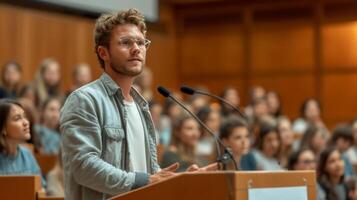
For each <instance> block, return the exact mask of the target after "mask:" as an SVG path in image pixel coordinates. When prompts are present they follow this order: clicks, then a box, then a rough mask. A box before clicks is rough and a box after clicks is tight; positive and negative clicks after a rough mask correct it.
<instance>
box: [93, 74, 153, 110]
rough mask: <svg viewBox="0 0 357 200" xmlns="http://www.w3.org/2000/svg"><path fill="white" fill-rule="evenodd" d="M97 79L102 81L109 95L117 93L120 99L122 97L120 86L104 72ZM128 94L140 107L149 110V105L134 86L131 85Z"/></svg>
mask: <svg viewBox="0 0 357 200" xmlns="http://www.w3.org/2000/svg"><path fill="white" fill-rule="evenodd" d="M99 79H100V80H101V81H102V82H103V84H104V86H105V88H106V89H107V91H108V94H109V95H110V96H113V95H115V94H116V93H118V94H119V95H120V97H121V99H122V100H123V99H124V96H123V93H122V90H121V88H120V87H119V86H118V84H117V83H116V82H115V81H114V80H113V79H112V78H111V77H110V76H109V75H108V74H107V73H106V72H103V74H102V75H101V76H100V78H99ZM130 95H131V96H132V97H133V99H134V101H135V102H137V103H138V105H139V106H140V107H141V108H143V109H144V110H149V105H148V103H147V101H146V100H145V99H144V97H143V96H141V95H140V93H139V92H138V91H137V90H136V89H135V88H134V87H131V90H130Z"/></svg>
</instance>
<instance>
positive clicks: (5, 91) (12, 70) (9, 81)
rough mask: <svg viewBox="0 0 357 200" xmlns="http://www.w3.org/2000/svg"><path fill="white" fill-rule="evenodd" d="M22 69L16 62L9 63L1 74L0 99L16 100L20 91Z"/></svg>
mask: <svg viewBox="0 0 357 200" xmlns="http://www.w3.org/2000/svg"><path fill="white" fill-rule="evenodd" d="M21 74H22V69H21V66H20V64H18V63H17V62H15V61H9V62H7V63H6V64H5V65H4V66H3V68H2V73H1V85H0V98H11V99H16V98H17V96H18V93H19V90H20V81H21Z"/></svg>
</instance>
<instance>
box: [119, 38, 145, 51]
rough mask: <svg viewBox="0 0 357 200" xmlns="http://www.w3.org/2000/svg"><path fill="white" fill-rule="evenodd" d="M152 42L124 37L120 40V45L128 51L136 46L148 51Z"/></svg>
mask: <svg viewBox="0 0 357 200" xmlns="http://www.w3.org/2000/svg"><path fill="white" fill-rule="evenodd" d="M150 43H151V41H150V40H148V39H146V38H145V39H141V38H131V37H122V38H120V39H119V41H118V44H119V45H120V46H122V47H124V48H126V49H130V48H132V47H133V46H134V44H136V45H137V46H138V47H139V48H140V49H142V50H147V49H148V48H149V46H150Z"/></svg>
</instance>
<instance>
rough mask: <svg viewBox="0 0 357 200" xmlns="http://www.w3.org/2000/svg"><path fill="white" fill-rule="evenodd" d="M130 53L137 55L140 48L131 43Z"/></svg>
mask: <svg viewBox="0 0 357 200" xmlns="http://www.w3.org/2000/svg"><path fill="white" fill-rule="evenodd" d="M131 50H132V53H133V54H138V53H140V47H139V45H138V44H137V43H136V42H133V45H132V47H131Z"/></svg>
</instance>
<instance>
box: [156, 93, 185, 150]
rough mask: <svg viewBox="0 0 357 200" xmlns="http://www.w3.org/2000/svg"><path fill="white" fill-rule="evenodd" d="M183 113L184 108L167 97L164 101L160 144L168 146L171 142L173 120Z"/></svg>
mask: <svg viewBox="0 0 357 200" xmlns="http://www.w3.org/2000/svg"><path fill="white" fill-rule="evenodd" d="M181 113H182V108H181V107H180V106H179V105H177V103H175V102H174V101H173V100H171V99H169V98H166V100H165V103H164V109H163V115H162V118H161V124H162V132H161V135H160V144H162V145H164V146H165V147H168V146H169V145H170V143H171V133H172V130H171V129H172V126H173V122H175V121H176V120H177V117H178V116H180V115H181Z"/></svg>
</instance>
